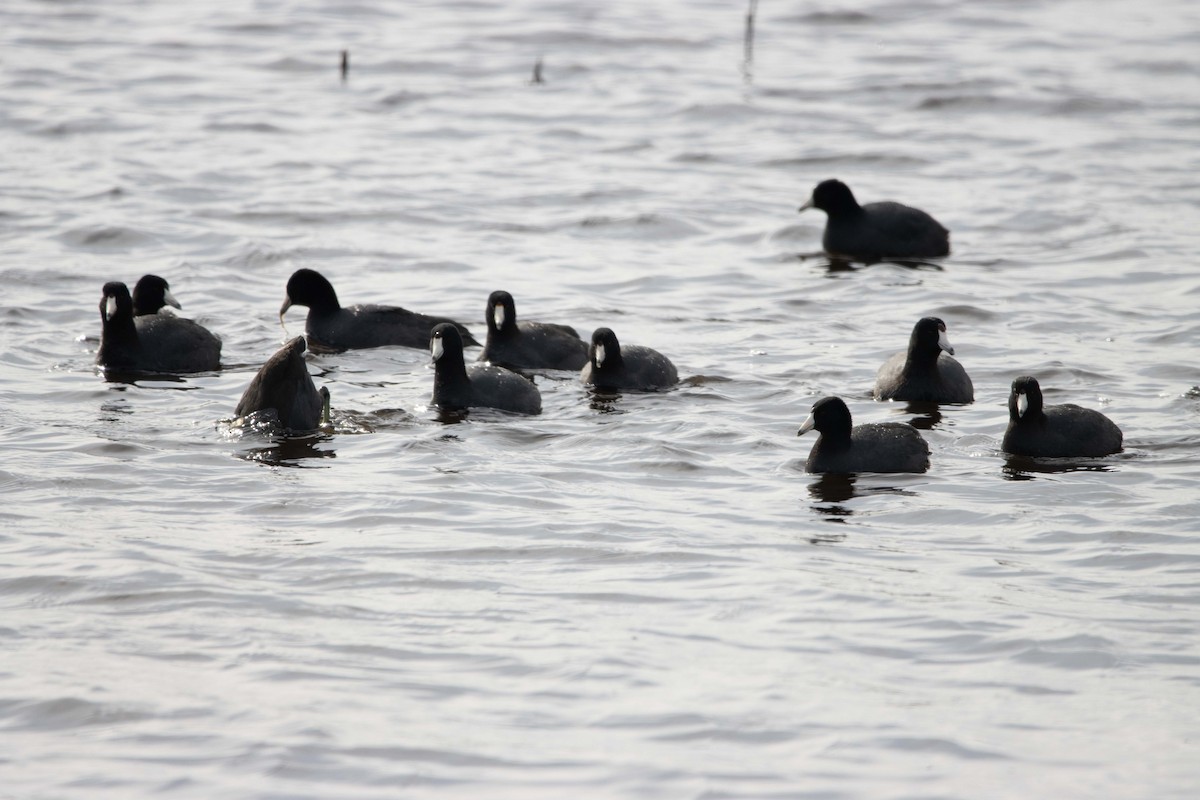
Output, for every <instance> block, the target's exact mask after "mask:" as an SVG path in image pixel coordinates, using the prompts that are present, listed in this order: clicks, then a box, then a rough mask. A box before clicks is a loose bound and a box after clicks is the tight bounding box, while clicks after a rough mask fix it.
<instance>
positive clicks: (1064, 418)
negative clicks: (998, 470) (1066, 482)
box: [1000, 375, 1122, 458]
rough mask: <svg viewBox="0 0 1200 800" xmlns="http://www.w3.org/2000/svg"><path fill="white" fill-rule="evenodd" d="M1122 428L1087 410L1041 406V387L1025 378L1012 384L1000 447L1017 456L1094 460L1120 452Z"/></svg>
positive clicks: (1101, 415) (1075, 406)
mask: <svg viewBox="0 0 1200 800" xmlns="http://www.w3.org/2000/svg"><path fill="white" fill-rule="evenodd" d="M1121 441H1122V436H1121V429H1120V428H1118V427H1117V426H1116V423H1114V422H1113V421H1112V420H1110V419H1109V418H1108V417H1106V416H1104V415H1103V414H1101V413H1100V412H1099V411H1095V410H1093V409H1090V408H1082V407H1080V406H1077V405H1074V404H1071V403H1066V404H1064V405H1060V406H1044V405H1042V387H1041V386H1039V385H1038V382H1037V379H1036V378H1031V377H1029V376H1028V375H1025V376H1022V377H1020V378H1017V379H1016V380H1014V381H1013V382H1012V391H1011V392H1009V394H1008V430H1006V431H1005V432H1004V441H1003V442H1002V443H1001V445H1000V446H1001V448H1002V449H1003V450H1004V452H1006V453H1012V454H1013V455H1017V456H1040V457H1046V458H1094V457H1096V456H1107V455H1110V454H1112V453H1117V452H1120V450H1121Z"/></svg>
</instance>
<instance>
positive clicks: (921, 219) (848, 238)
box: [800, 179, 950, 261]
mask: <svg viewBox="0 0 1200 800" xmlns="http://www.w3.org/2000/svg"><path fill="white" fill-rule="evenodd" d="M809 208H819V209H821V210H822V211H824V212H825V213H826V214H827V215H828V216H829V219H828V220H826V222H825V236H824V238H823V239H822V245H823V246H824V248H825V252H827V253H829V254H830V255H839V256H846V257H848V258H857V259H863V260H867V261H873V260H878V259H882V258H937V257H939V256H945V255H949V254H950V232H949V231H948V230H946V228H945V227H943V226H942V224H941V223H939V222H938V221H937V220H936V219H934V218H933V217H931V216H929V215H928V214H926V213H925V212H924V211H922V210H920V209H919V208H910V207H908V206H906V205H901V204H900V203H891V202H883V203H867V204H866V205H865V206H860V205H859V204H858V201H857V200H855V199H854V194H853V193H852V192H851V191H850V187H849V186H847V185H846V184H844V183H842V182H841V181H839V180H832V179H831V180H827V181H821V182H820V183H818V184H817V187H816V188H815V189H813V193H812V197H811V198H809V200H808V202H806V203H805V204H804V205H802V206H800V210H801V211H804V210H805V209H809Z"/></svg>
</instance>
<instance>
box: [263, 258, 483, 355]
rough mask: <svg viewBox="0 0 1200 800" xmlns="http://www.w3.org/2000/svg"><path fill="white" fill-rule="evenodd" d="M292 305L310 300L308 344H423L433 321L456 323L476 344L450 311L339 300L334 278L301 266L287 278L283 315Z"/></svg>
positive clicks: (342, 347) (344, 346)
mask: <svg viewBox="0 0 1200 800" xmlns="http://www.w3.org/2000/svg"><path fill="white" fill-rule="evenodd" d="M292 306H307V307H308V319H307V320H306V321H305V325H304V332H305V333H306V334H308V338H309V344H310V345H312V346H314V347H319V348H321V349H323V350H357V349H361V348H365V347H384V346H386V345H399V346H401V347H425V345H426V344H428V342H429V332H430V331H431V330H432V329H433V326H434V325H437V324H439V323H442V322H450V323H453V324H454V325H456V326H457V327H458V329H459V331H460V333H461V334H462V337H463V340H464V341H465V342H466V343H467V344H472V345H478V344H479V343H478V342H476V341H475V339H474V338H472V336H471V334H470V333H469V332H468V331H467V329H466V328H465V327H464V326H462V325H459V324H458V323H457V322H454V320H452V319H447V318H446V317H430V316H427V315H425V314H418V313H416V312H414V311H409V310H407V309H404V308H400V307H398V306H378V305H359V306H345V307H343V306H342V305H341V304H340V303H338V298H337V293H336V292H335V291H334V290H333V284H331V283H330V282H329V281H328V280H326V279H325V276H324V275H322V274H321V273H319V272H317V271H315V270H311V269H298V270H296V271H295V272H294V273H292V277H291V278H289V279H288V283H287V297H285V298H284V301H283V306H282V307H281V308H280V309H279V320H280V322H282V321H283V315H284V314H285V313H286V312H287V310H288V309H289V308H291V307H292Z"/></svg>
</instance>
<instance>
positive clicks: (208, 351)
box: [96, 281, 221, 374]
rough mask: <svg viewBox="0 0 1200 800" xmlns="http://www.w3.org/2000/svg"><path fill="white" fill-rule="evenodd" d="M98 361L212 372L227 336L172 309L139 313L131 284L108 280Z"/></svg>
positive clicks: (139, 368) (117, 366)
mask: <svg viewBox="0 0 1200 800" xmlns="http://www.w3.org/2000/svg"><path fill="white" fill-rule="evenodd" d="M96 363H97V364H99V365H100V366H102V367H104V368H106V369H111V370H118V371H121V370H125V371H130V372H163V373H173V374H179V373H184V372H208V371H210V370H215V369H219V368H220V366H221V340H220V339H218V338H217V337H216V336H214V335H213V334H212V333H211V332H210V331H209V330H208V329H207V328H204V327H203V326H201V325H198V324H197V323H195V322H193V321H192V320H190V319H182V318H180V317H175V316H172V315H169V314H148V315H146V316H141V317H134V316H133V298H132V297H130V295H129V288H128V287H127V286H126V285H125V284H123V283H120V282H119V281H112V282H110V283H106V284H104V293H103V295H102V296H101V298H100V349H99V350H97V351H96Z"/></svg>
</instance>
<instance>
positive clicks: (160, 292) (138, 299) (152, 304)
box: [133, 275, 183, 317]
mask: <svg viewBox="0 0 1200 800" xmlns="http://www.w3.org/2000/svg"><path fill="white" fill-rule="evenodd" d="M164 306H173V307H175V308H183V306H181V305H179V301H178V300H176V299H175V295H173V294H171V287H170V286H169V285H168V284H167V281H166V279H165V278H160V277H158V276H157V275H143V276H142V277H141V278H139V279H138V282H137V284H135V285H134V287H133V315H134V316H135V317H144V316H146V315H147V314H157V313H158V311H159V309H161V308H163V307H164Z"/></svg>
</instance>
